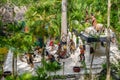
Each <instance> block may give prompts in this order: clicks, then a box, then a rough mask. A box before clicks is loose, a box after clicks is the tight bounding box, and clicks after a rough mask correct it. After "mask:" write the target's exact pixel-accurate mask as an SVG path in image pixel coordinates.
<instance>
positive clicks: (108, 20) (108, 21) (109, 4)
mask: <svg viewBox="0 0 120 80" xmlns="http://www.w3.org/2000/svg"><path fill="white" fill-rule="evenodd" d="M110 6H111V3H110V0H108V13H107V15H108V17H107V28H108V30H107V33H108V37H107V47H106V57H107V74H106V80H110V30H109V27H110Z"/></svg>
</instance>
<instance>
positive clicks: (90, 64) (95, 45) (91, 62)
mask: <svg viewBox="0 0 120 80" xmlns="http://www.w3.org/2000/svg"><path fill="white" fill-rule="evenodd" d="M94 48H95V49H94V53H92V60H91V63H90V75H89V76H90V77H89V78H90V80H91V79H92V64H93V59H94V55H95V53H96V48H97V43H96V42H95V46H94Z"/></svg>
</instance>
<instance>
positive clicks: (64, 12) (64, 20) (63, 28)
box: [61, 0, 67, 34]
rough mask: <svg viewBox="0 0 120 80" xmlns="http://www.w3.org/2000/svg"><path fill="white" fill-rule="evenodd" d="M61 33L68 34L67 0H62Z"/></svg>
mask: <svg viewBox="0 0 120 80" xmlns="http://www.w3.org/2000/svg"><path fill="white" fill-rule="evenodd" d="M61 18H62V19H61V20H62V21H61V34H62V33H64V34H67V0H62V17H61Z"/></svg>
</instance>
